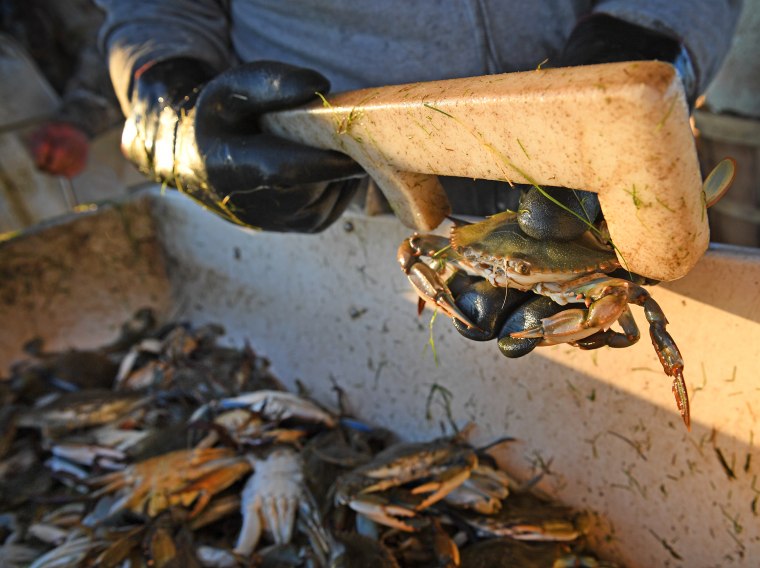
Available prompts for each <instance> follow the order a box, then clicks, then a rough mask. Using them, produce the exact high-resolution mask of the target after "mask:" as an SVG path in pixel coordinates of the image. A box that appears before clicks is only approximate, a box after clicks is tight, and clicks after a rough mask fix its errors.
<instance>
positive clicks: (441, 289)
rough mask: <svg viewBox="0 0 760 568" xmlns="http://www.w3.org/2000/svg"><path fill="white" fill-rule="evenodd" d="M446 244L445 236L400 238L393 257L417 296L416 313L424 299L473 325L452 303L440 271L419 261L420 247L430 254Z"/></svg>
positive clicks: (451, 295)
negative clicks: (418, 301) (399, 244)
mask: <svg viewBox="0 0 760 568" xmlns="http://www.w3.org/2000/svg"><path fill="white" fill-rule="evenodd" d="M423 246H424V249H423V248H422V247H423ZM448 246H449V244H448V239H446V238H444V237H437V236H435V235H423V236H420V235H417V234H414V235H412V236H411V237H409V238H408V239H404V242H403V243H401V246H399V247H398V253H397V255H396V258H397V260H398V263H399V264H400V265H401V269H402V270H403V271H404V274H406V275H407V277H408V278H409V282H411V283H412V286H414V289H415V290H416V292H417V294H418V295H419V296H420V301H421V303H420V312H421V311H422V307H423V306H424V302H425V301H429V302H433V303H434V304H435V305H436V306H438V307H439V308H440V309H441V311H443V312H444V313H445V314H446V315H447V316H449V317H453V318H456V319H458V320H459V321H461V322H462V323H463V324H465V325H466V326H467V327H469V328H477V326H476V325H475V324H474V323H472V321H471V320H470V319H469V318H468V317H467V316H466V315H465V314H464V312H463V311H462V310H460V309H459V307H458V306H457V305H456V302H455V301H454V295H453V294H452V293H451V290H449V287H448V286H447V285H446V283H445V282H444V281H443V280H442V279H441V276H440V274H439V273H438V272H437V271H436V270H434V269H432V268H431V267H430V266H428V265H427V264H425V263H424V262H422V261H421V260H420V257H421V256H422V254H423V253H422V252H421V251H422V250H431V252H430V253H426V254H429V255H430V256H432V255H434V254H436V252H437V251H438V250H445V249H446V248H447V247H448Z"/></svg>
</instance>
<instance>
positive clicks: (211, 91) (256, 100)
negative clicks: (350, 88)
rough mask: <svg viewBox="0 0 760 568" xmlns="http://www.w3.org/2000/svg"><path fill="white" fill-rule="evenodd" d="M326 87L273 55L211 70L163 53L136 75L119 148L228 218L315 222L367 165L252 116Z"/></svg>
mask: <svg viewBox="0 0 760 568" xmlns="http://www.w3.org/2000/svg"><path fill="white" fill-rule="evenodd" d="M209 78H210V79H209ZM329 86H330V85H329V83H328V81H327V80H326V79H325V78H324V77H323V76H322V75H320V74H319V73H317V72H315V71H312V70H309V69H304V68H300V67H294V66H291V65H286V64H283V63H278V62H271V61H259V62H252V63H248V64H244V65H240V66H238V67H234V68H231V69H229V70H227V71H225V72H223V73H221V74H218V75H214V72H213V69H211V67H209V66H208V65H204V64H203V63H202V62H199V61H195V60H192V59H173V60H167V61H161V62H158V63H156V64H154V65H148V66H146V67H144V68H143V69H140V70H139V71H138V72H137V73H136V74H135V77H134V80H133V86H132V89H131V91H130V107H131V108H130V110H129V113H128V117H127V121H126V124H125V128H124V133H123V136H122V147H123V150H124V153H125V155H126V156H127V157H128V158H129V159H130V160H131V161H132V162H134V163H135V164H136V165H137V166H138V167H139V168H140V169H141V171H143V172H144V173H146V174H147V175H149V176H151V177H152V178H153V179H155V180H156V181H159V182H161V183H166V184H168V185H171V186H174V187H177V188H178V189H180V190H181V191H183V192H184V193H186V194H188V195H190V196H191V197H193V198H194V199H196V200H197V201H199V202H201V203H202V204H203V205H205V206H206V207H208V208H209V209H210V210H212V211H214V212H215V213H217V214H219V215H220V216H222V217H224V218H226V219H227V220H230V221H233V222H236V223H239V224H242V225H246V226H251V227H257V228H261V229H265V230H273V231H299V232H314V231H320V230H322V229H324V228H326V227H327V226H328V225H329V224H330V223H332V222H333V221H334V220H335V219H336V218H337V217H338V216H339V215H340V214H341V213H342V212H343V210H344V209H345V207H346V206H347V204H348V202H349V200H350V198H351V197H352V195H353V193H354V189H355V187H356V183H355V182H356V180H355V179H354V178H357V177H358V176H361V175H363V173H364V172H363V170H362V169H361V167H359V165H358V164H356V162H354V161H353V160H352V159H351V158H349V157H348V156H346V155H344V154H341V153H339V152H334V151H325V150H319V149H316V148H311V147H309V146H304V145H301V144H296V143H294V142H290V141H288V140H284V139H281V138H278V137H276V136H272V135H269V134H267V133H265V132H262V131H261V129H260V127H259V123H258V118H259V116H260V115H261V114H262V113H265V112H270V111H276V110H280V109H286V108H291V107H294V106H299V105H302V104H305V103H307V102H309V101H311V100H313V99H315V98H316V94H315V93H317V92H319V93H326V92H328V90H329Z"/></svg>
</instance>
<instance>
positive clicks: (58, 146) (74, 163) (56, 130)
mask: <svg viewBox="0 0 760 568" xmlns="http://www.w3.org/2000/svg"><path fill="white" fill-rule="evenodd" d="M30 146H31V151H32V156H33V157H34V162H35V164H36V165H37V167H38V168H39V169H40V170H42V171H44V172H47V173H49V174H53V175H59V176H65V177H67V178H72V177H74V176H76V175H77V174H79V173H80V172H81V171H82V170H83V169H84V167H85V166H86V165H87V154H88V152H89V149H90V140H89V138H88V136H87V134H85V133H84V132H82V131H81V130H80V129H79V128H77V127H76V126H74V125H73V124H69V123H67V122H50V123H48V124H45V125H44V126H41V127H40V128H38V129H37V130H36V131H35V132H34V133H33V134H32V136H31V138H30Z"/></svg>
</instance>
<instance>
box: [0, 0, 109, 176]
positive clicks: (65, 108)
mask: <svg viewBox="0 0 760 568" xmlns="http://www.w3.org/2000/svg"><path fill="white" fill-rule="evenodd" d="M103 18H104V15H103V12H102V11H101V10H100V9H99V8H98V7H97V6H96V5H95V4H94V3H93V2H92V0H66V1H65V2H61V1H57V0H29V1H26V2H18V1H14V0H0V29H2V30H3V31H5V32H6V33H8V34H9V35H10V36H11V37H13V38H14V39H15V40H16V41H17V42H18V43H19V44H20V45H21V46H23V47H24V48H25V50H26V52H27V53H28V54H29V56H30V57H31V58H32V59H33V60H34V62H35V63H36V65H37V67H38V68H39V69H40V71H41V72H42V74H43V76H44V77H45V78H46V79H47V81H48V82H49V83H50V86H51V87H52V88H53V90H54V91H55V92H56V93H57V94H58V95H59V96H60V97H61V104H60V106H59V107H58V109H57V110H56V111H55V112H54V113H53V115H52V116H50V117H48V118H47V119H46V120H44V121H42V123H41V124H38V125H37V127H36V128H35V129H34V130H33V131H32V132H31V134H30V135H29V146H30V150H31V154H32V157H33V158H34V161H35V165H36V167H37V168H38V169H39V170H41V171H44V172H46V173H49V174H53V175H61V176H64V177H67V178H72V177H74V176H76V175H78V174H79V173H81V172H82V170H83V169H84V168H85V166H86V165H87V158H88V154H89V147H90V141H91V140H92V138H93V137H94V136H96V135H97V134H100V133H102V132H104V131H106V130H107V129H109V128H112V127H114V126H116V125H117V124H118V122H119V121H120V120H121V119H122V116H121V112H120V109H119V105H118V101H117V99H116V95H115V93H114V91H113V87H112V86H111V82H110V78H109V75H108V67H107V66H106V64H105V61H104V58H103V56H102V54H101V52H100V50H99V48H98V31H99V29H100V27H101V25H102V23H103Z"/></svg>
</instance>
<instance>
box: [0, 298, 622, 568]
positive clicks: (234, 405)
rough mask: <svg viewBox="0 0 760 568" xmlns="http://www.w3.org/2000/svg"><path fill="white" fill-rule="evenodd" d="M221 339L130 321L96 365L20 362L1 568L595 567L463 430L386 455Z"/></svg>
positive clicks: (0, 459)
mask: <svg viewBox="0 0 760 568" xmlns="http://www.w3.org/2000/svg"><path fill="white" fill-rule="evenodd" d="M222 333H223V330H222V329H221V328H219V327H218V326H214V325H207V326H203V327H199V328H195V329H194V328H191V327H189V326H187V325H182V324H170V325H157V324H156V322H155V319H154V317H153V314H152V313H151V312H150V311H148V310H142V311H140V312H138V313H137V314H135V315H134V317H133V318H132V319H131V320H129V321H128V322H126V323H125V324H124V326H123V329H122V333H121V336H120V337H119V339H118V340H116V341H114V342H113V343H111V344H108V345H105V346H102V347H100V348H98V349H93V350H87V351H85V350H81V351H78V350H70V351H61V352H48V351H46V350H45V348H44V345H42V344H41V343H40V342H39V341H31V342H30V343H29V344H27V346H26V352H27V357H26V358H25V359H23V360H22V361H21V362H19V363H17V364H15V365H14V366H13V368H11V369H10V374H9V376H8V377H6V378H5V379H4V380H2V382H0V389H1V390H0V396H1V397H2V406H1V407H0V422H1V425H2V427H1V428H0V565H2V566H7V567H15V566H31V567H33V568H42V567H53V566H67V567H76V566H103V567H108V566H114V567H116V566H154V567H162V566H177V567H179V566H183V567H196V566H205V567H236V566H262V567H265V566H267V567H275V566H277V567H290V566H292V567H298V566H304V567H326V566H336V567H337V566H345V567H353V566H356V567H359V566H361V567H368V566H369V567H395V566H410V567H415V566H420V567H423V566H425V567H431V566H435V567H456V566H462V567H470V568H472V567H499V566H518V567H544V566H546V567H553V568H558V567H563V566H586V567H595V566H609V564H606V563H604V562H602V561H599V560H597V559H596V558H595V557H594V556H593V555H592V554H591V553H590V552H589V550H588V548H587V544H586V541H585V538H584V534H583V522H582V520H583V517H582V515H577V514H575V513H573V512H572V511H571V510H569V509H568V508H566V507H562V506H559V505H556V504H552V503H550V502H548V501H547V500H545V499H543V498H540V497H538V496H536V495H534V494H532V493H531V492H530V491H529V490H528V489H527V487H526V486H524V485H523V484H521V483H518V482H517V481H515V480H514V479H512V478H511V477H510V476H509V475H508V474H507V473H506V472H505V471H503V470H501V469H499V467H498V466H497V464H496V462H495V460H494V459H493V458H492V457H491V456H490V455H489V453H488V451H487V450H485V449H478V448H475V447H473V446H472V445H470V444H469V443H468V442H467V431H466V429H465V430H464V431H462V432H459V433H457V434H455V435H453V436H450V437H445V438H440V439H436V440H433V441H430V442H427V443H402V442H400V441H398V440H397V439H396V438H395V437H394V436H393V435H392V434H391V433H390V432H388V431H385V430H382V429H379V428H374V427H371V426H369V425H367V424H364V423H362V422H361V421H359V420H357V419H353V418H350V417H348V416H346V415H345V413H343V412H330V411H328V410H326V409H324V408H322V407H320V406H318V405H317V404H315V403H314V402H312V401H311V400H309V398H308V397H307V396H306V395H305V394H304V393H301V394H294V393H290V392H287V391H286V390H285V389H284V388H283V387H282V386H281V384H280V383H279V382H278V381H277V379H276V378H275V377H274V376H273V375H272V374H271V372H270V370H269V368H268V363H267V361H266V359H265V358H263V357H259V356H257V355H256V354H255V353H254V351H253V350H252V349H251V348H250V347H245V348H243V349H235V348H230V347H223V346H221V345H220V343H219V342H218V339H219V338H220V336H221V335H222ZM339 406H340V405H339Z"/></svg>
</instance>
